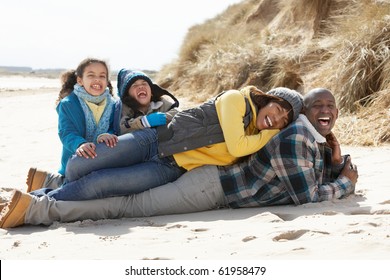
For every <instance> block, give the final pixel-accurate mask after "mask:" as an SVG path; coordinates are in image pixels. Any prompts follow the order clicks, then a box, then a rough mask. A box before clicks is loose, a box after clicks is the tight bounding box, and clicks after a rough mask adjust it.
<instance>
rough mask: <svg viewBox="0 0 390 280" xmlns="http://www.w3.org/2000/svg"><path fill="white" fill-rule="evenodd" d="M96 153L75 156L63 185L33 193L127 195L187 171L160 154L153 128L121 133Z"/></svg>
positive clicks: (79, 196)
mask: <svg viewBox="0 0 390 280" xmlns="http://www.w3.org/2000/svg"><path fill="white" fill-rule="evenodd" d="M96 153H97V155H98V156H97V157H96V158H94V159H85V158H81V157H73V158H72V159H71V160H70V161H69V162H68V165H67V172H68V171H69V172H70V174H68V173H66V175H65V177H66V180H67V182H66V183H65V184H64V185H62V186H61V187H60V188H58V189H55V190H51V189H42V190H38V191H34V192H32V194H33V195H37V196H42V195H47V196H49V197H53V198H55V199H56V200H74V201H76V200H90V199H99V198H105V197H111V196H124V195H130V194H136V193H140V192H143V191H145V190H148V189H151V188H154V187H157V186H160V185H163V184H166V183H169V182H172V181H174V180H176V179H177V178H179V177H180V176H181V175H182V174H183V173H184V170H183V169H182V168H180V167H179V166H177V164H176V162H175V161H174V159H173V158H172V157H166V158H160V157H159V156H158V139H157V133H156V131H155V130H154V129H143V130H138V131H135V132H134V133H128V134H125V135H122V136H120V137H119V141H118V143H117V146H115V147H114V148H109V147H107V146H106V145H105V144H99V145H97V148H96ZM69 177H70V178H69ZM70 179H71V180H70Z"/></svg>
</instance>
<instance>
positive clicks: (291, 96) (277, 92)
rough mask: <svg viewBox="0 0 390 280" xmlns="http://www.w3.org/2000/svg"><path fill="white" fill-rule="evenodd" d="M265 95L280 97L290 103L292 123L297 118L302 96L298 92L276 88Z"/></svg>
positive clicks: (301, 104) (300, 109)
mask: <svg viewBox="0 0 390 280" xmlns="http://www.w3.org/2000/svg"><path fill="white" fill-rule="evenodd" d="M267 94H271V95H274V96H277V97H280V98H282V99H284V100H286V101H287V102H288V103H290V105H291V107H292V110H293V121H295V120H296V119H297V118H298V116H299V113H300V112H301V111H302V107H303V96H302V95H301V94H300V93H299V92H297V91H295V90H293V89H289V88H285V87H277V88H274V89H271V90H270V91H269V92H267Z"/></svg>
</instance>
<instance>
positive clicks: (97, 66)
mask: <svg viewBox="0 0 390 280" xmlns="http://www.w3.org/2000/svg"><path fill="white" fill-rule="evenodd" d="M107 77H108V74H107V69H106V67H105V66H104V65H103V64H101V63H91V64H90V65H88V66H87V67H85V69H84V72H83V77H77V83H78V84H79V85H81V86H83V87H84V89H85V91H86V92H88V93H89V94H90V95H93V96H99V95H101V94H103V93H104V91H105V90H106V87H107V85H108V78H107Z"/></svg>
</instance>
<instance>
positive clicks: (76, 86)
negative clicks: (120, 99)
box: [56, 58, 118, 175]
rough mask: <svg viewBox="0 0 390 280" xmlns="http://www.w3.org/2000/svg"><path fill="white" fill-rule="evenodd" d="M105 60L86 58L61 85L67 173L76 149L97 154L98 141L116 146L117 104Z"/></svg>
mask: <svg viewBox="0 0 390 280" xmlns="http://www.w3.org/2000/svg"><path fill="white" fill-rule="evenodd" d="M108 75H109V70H108V66H107V64H106V62H104V61H102V60H99V59H94V58H87V59H85V60H83V61H82V62H81V63H80V64H79V66H78V67H77V69H76V70H70V71H67V72H65V73H64V74H63V75H62V88H61V91H60V94H59V96H58V99H57V108H56V110H57V113H58V135H59V137H60V140H61V142H62V145H63V146H62V156H61V167H60V169H59V171H58V172H59V173H60V174H61V175H64V174H65V168H66V165H67V162H68V160H69V158H70V157H71V156H72V155H74V154H75V153H77V154H79V155H81V156H83V157H85V158H88V157H96V156H97V155H96V152H95V149H96V145H95V144H96V143H102V142H104V143H106V145H107V146H109V147H114V146H115V145H116V143H117V141H118V137H117V136H116V135H115V134H114V111H115V109H114V107H115V104H116V101H115V100H114V98H113V96H112V86H111V83H110V81H109V78H108Z"/></svg>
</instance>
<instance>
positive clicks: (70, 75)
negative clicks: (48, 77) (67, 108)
mask: <svg viewBox="0 0 390 280" xmlns="http://www.w3.org/2000/svg"><path fill="white" fill-rule="evenodd" d="M92 63H100V64H102V65H103V66H104V67H105V68H106V70H107V87H108V89H109V90H110V94H111V95H112V96H114V95H113V87H112V84H111V81H110V79H109V75H110V71H109V68H108V64H107V62H105V61H104V60H101V59H97V58H86V59H84V60H83V61H81V62H80V64H79V66H78V67H77V69H76V70H73V69H72V70H68V71H66V72H64V73H62V74H61V84H62V86H61V90H60V93H59V95H58V98H57V100H56V104H58V103H59V102H60V101H61V100H62V99H63V98H65V97H66V96H68V95H69V94H70V93H71V92H72V91H73V87H74V85H75V84H76V83H77V77H79V78H82V77H83V74H84V70H85V68H86V67H87V66H88V65H90V64H92Z"/></svg>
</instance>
